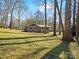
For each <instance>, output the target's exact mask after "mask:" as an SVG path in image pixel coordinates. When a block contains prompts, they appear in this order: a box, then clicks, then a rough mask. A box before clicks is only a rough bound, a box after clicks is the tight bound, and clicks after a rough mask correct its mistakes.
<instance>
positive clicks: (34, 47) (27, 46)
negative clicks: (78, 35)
mask: <svg viewBox="0 0 79 59" xmlns="http://www.w3.org/2000/svg"><path fill="white" fill-rule="evenodd" d="M51 35H52V33H47V34H43V33H30V32H21V31H18V30H15V29H14V30H9V29H2V28H0V59H46V58H47V59H59V58H60V59H67V56H66V54H67V52H71V53H72V55H73V57H75V59H78V57H77V55H78V54H77V53H78V48H77V44H76V43H74V42H72V43H64V42H61V40H60V39H61V37H62V36H61V35H58V36H54V37H53V36H51Z"/></svg>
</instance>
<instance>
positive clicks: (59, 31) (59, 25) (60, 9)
mask: <svg viewBox="0 0 79 59" xmlns="http://www.w3.org/2000/svg"><path fill="white" fill-rule="evenodd" d="M62 3H63V0H61V3H60V13H61V14H62ZM61 18H62V16H61ZM61 18H60V19H61ZM60 34H61V21H60V20H59V35H60Z"/></svg>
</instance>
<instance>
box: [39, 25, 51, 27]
mask: <svg viewBox="0 0 79 59" xmlns="http://www.w3.org/2000/svg"><path fill="white" fill-rule="evenodd" d="M37 26H39V27H45V25H37ZM47 27H50V26H49V25H47Z"/></svg>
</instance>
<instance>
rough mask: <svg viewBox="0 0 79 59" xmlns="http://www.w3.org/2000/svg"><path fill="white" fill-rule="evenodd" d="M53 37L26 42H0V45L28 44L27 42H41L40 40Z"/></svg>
mask: <svg viewBox="0 0 79 59" xmlns="http://www.w3.org/2000/svg"><path fill="white" fill-rule="evenodd" d="M51 40H54V39H44V40H35V41H28V42H18V43H0V46H1V45H18V44H28V43H34V42H41V41H51Z"/></svg>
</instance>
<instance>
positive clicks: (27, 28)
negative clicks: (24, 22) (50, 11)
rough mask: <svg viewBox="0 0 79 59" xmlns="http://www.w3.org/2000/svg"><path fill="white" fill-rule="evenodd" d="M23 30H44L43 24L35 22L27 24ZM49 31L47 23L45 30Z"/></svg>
mask: <svg viewBox="0 0 79 59" xmlns="http://www.w3.org/2000/svg"><path fill="white" fill-rule="evenodd" d="M24 31H25V32H44V31H45V25H36V24H31V25H29V26H27V27H26V28H25V29H24ZM49 31H50V26H48V25H47V32H49Z"/></svg>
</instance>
